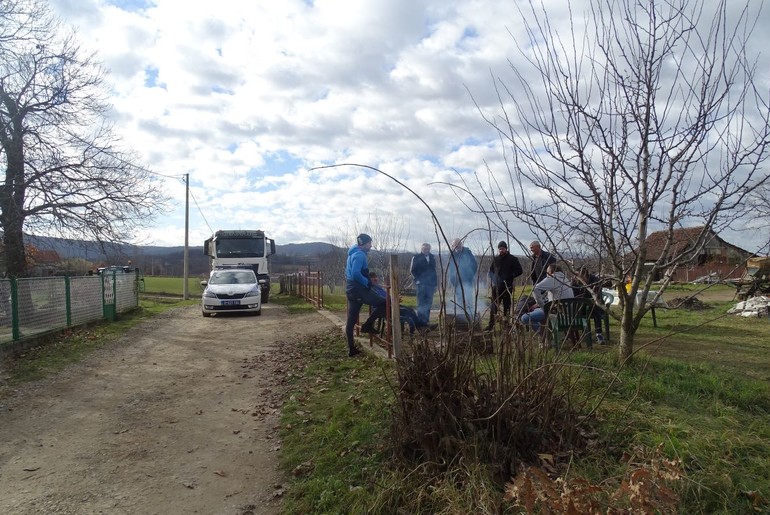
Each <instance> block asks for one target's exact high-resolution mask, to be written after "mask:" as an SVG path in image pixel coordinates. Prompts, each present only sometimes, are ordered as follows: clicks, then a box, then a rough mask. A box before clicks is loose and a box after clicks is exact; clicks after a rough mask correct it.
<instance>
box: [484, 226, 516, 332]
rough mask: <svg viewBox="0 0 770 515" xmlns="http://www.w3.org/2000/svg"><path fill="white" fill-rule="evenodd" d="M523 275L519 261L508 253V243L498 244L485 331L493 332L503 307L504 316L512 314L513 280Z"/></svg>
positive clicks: (490, 270)
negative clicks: (498, 313) (501, 306)
mask: <svg viewBox="0 0 770 515" xmlns="http://www.w3.org/2000/svg"><path fill="white" fill-rule="evenodd" d="M522 273H523V270H522V268H521V263H520V262H519V259H518V258H517V257H516V256H514V255H513V254H511V253H509V252H508V243H506V242H504V241H501V242H500V243H498V244H497V255H496V256H495V258H494V259H493V260H492V264H491V265H490V267H489V284H490V286H491V289H492V304H491V305H490V307H489V323H488V324H487V326H486V328H484V330H485V331H491V330H492V329H493V327H494V325H495V317H496V316H497V312H498V310H499V308H500V304H501V303H502V305H503V315H504V316H505V317H507V316H508V315H509V314H510V312H511V296H512V294H513V290H514V286H513V280H514V279H516V278H517V277H519V276H520V275H521V274H522Z"/></svg>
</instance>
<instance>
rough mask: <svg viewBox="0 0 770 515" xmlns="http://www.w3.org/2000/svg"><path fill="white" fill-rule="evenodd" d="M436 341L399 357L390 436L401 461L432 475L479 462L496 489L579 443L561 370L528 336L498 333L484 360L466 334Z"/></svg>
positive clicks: (419, 343)
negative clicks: (519, 470)
mask: <svg viewBox="0 0 770 515" xmlns="http://www.w3.org/2000/svg"><path fill="white" fill-rule="evenodd" d="M443 336H444V337H445V339H446V341H444V342H442V344H440V345H437V344H436V342H434V341H431V340H427V339H422V340H418V341H415V342H413V347H412V348H411V352H409V353H408V354H407V355H406V356H405V357H402V358H401V359H400V360H399V363H398V365H399V366H398V388H399V389H398V391H397V405H396V409H395V411H394V417H393V430H392V432H391V434H392V436H393V438H394V439H395V449H396V452H397V454H398V455H399V456H400V457H401V458H403V459H405V460H407V462H409V463H414V462H418V463H423V464H425V463H428V464H430V465H431V466H432V467H433V468H434V469H435V470H433V472H440V471H442V470H443V471H446V470H450V469H451V467H452V466H453V464H457V463H458V462H460V461H462V460H464V459H469V460H470V459H472V460H478V461H479V462H481V463H485V464H486V465H487V466H488V467H490V470H491V472H492V474H493V475H494V476H495V477H497V478H498V480H499V482H500V484H502V483H503V482H504V481H505V480H506V479H507V478H509V477H511V476H513V475H515V473H516V470H515V469H516V464H519V463H534V462H535V461H536V460H537V457H538V454H540V453H544V452H549V453H553V454H558V453H560V452H561V451H565V450H567V449H570V448H573V447H574V446H575V444H577V443H578V441H579V434H580V432H579V431H578V425H579V421H580V420H581V418H580V417H579V416H578V413H577V411H576V410H575V409H574V408H573V402H572V399H571V394H570V388H569V380H568V378H567V374H565V373H564V370H565V369H564V368H563V366H562V365H561V364H560V363H558V362H555V361H553V354H552V353H549V352H544V351H542V350H541V349H540V342H539V341H537V340H533V339H532V337H531V336H530V333H527V332H519V331H516V330H513V331H509V332H507V333H506V334H503V335H497V336H498V338H497V341H496V342H495V348H496V349H497V352H496V353H495V354H494V355H493V356H491V357H490V356H486V357H485V356H481V355H479V353H478V352H476V351H474V349H478V348H483V347H484V346H479V345H474V344H469V343H468V342H467V338H470V337H471V336H469V335H467V334H461V333H453V334H449V335H443ZM485 337H489V336H488V335H487V336H485Z"/></svg>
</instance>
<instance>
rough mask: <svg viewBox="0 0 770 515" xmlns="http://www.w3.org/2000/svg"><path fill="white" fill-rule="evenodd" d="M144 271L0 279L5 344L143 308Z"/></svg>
mask: <svg viewBox="0 0 770 515" xmlns="http://www.w3.org/2000/svg"><path fill="white" fill-rule="evenodd" d="M138 284H139V271H138V270H137V271H135V272H132V273H117V272H116V271H109V272H104V273H103V274H102V275H93V276H82V277H30V278H22V279H0V346H2V345H3V344H5V343H8V342H14V341H19V340H22V339H24V338H29V337H32V336H38V335H41V334H44V333H48V332H51V331H56V330H59V329H65V328H67V327H74V326H77V325H81V324H85V323H88V322H93V321H96V320H100V319H107V320H114V319H115V317H116V315H117V314H118V313H124V312H126V311H129V310H131V309H134V308H136V307H137V306H138V305H139V289H138Z"/></svg>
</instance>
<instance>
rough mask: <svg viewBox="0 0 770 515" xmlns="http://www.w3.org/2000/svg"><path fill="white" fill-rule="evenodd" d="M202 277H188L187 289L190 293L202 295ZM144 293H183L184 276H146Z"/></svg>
mask: <svg viewBox="0 0 770 515" xmlns="http://www.w3.org/2000/svg"><path fill="white" fill-rule="evenodd" d="M200 282H201V279H200V277H188V278H187V291H188V293H189V294H190V295H196V296H200V293H201V291H202V289H201V285H200ZM144 293H150V294H152V293H155V294H158V295H182V294H183V293H184V278H182V277H163V276H157V275H156V276H145V277H144Z"/></svg>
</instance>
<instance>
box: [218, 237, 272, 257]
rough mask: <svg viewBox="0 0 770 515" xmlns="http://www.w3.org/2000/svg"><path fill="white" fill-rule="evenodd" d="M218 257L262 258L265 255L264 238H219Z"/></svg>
mask: <svg viewBox="0 0 770 515" xmlns="http://www.w3.org/2000/svg"><path fill="white" fill-rule="evenodd" d="M216 245H217V257H219V258H227V257H262V256H264V255H265V240H264V238H238V239H235V238H217V239H216Z"/></svg>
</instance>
